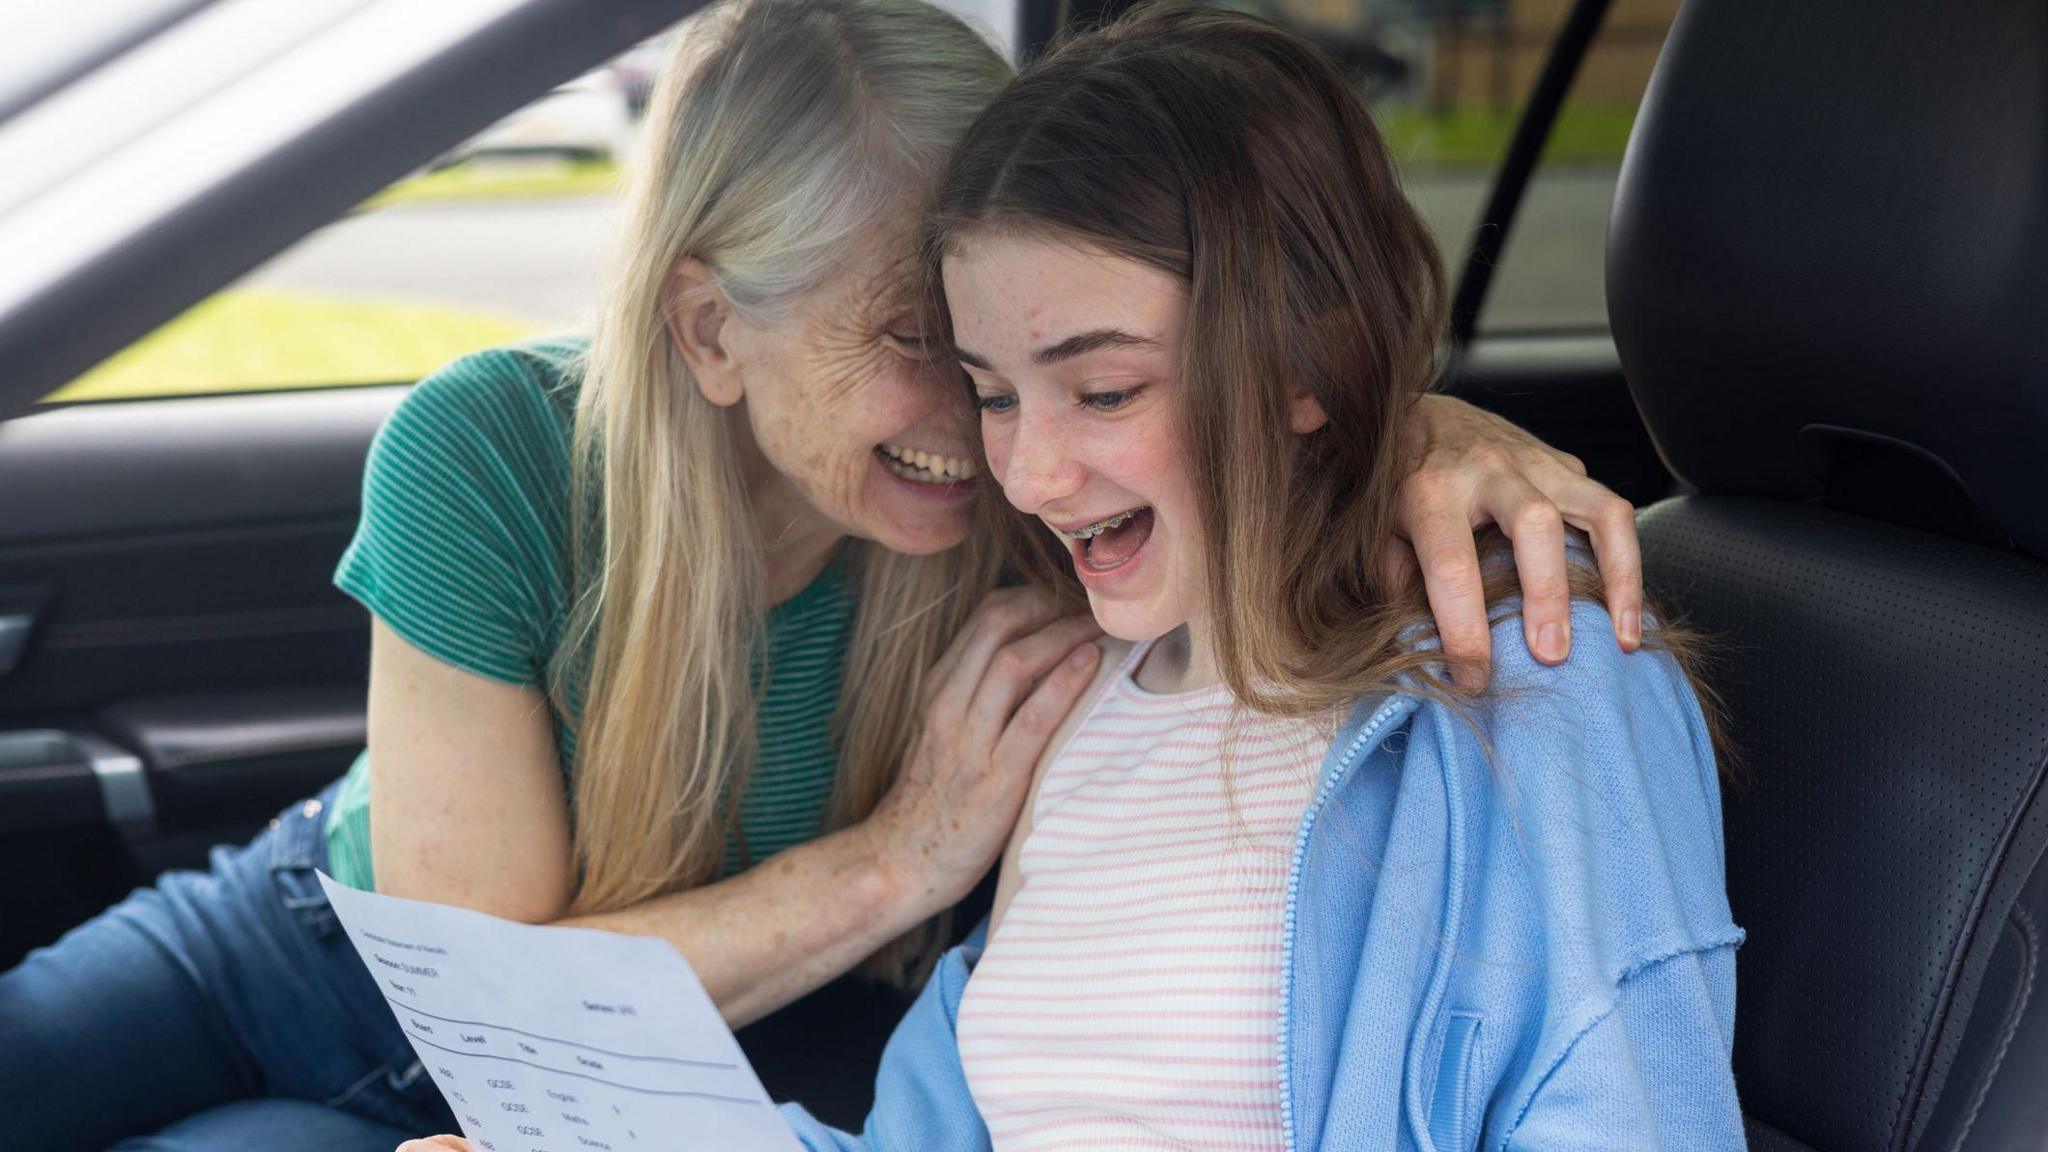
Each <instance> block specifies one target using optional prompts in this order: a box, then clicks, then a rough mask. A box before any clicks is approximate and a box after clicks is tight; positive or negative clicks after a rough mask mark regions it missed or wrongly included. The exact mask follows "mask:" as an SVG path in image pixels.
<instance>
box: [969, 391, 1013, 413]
mask: <svg viewBox="0 0 2048 1152" xmlns="http://www.w3.org/2000/svg"><path fill="white" fill-rule="evenodd" d="M974 406H975V407H976V408H979V409H981V410H982V411H983V412H986V413H988V414H989V415H991V416H1000V415H1002V414H1003V413H1005V412H1008V411H1009V410H1010V409H1012V408H1015V407H1016V406H1017V398H1016V397H1015V396H1012V395H1010V394H1009V393H1007V392H992V393H990V394H988V395H986V396H984V395H982V394H980V393H978V392H977V393H975V396H974Z"/></svg>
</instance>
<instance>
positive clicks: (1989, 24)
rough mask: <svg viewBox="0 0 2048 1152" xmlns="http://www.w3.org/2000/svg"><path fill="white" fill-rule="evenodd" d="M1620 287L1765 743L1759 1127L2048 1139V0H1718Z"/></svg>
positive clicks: (1761, 754)
mask: <svg viewBox="0 0 2048 1152" xmlns="http://www.w3.org/2000/svg"><path fill="white" fill-rule="evenodd" d="M1608 299H1609V310H1610V313H1611V318H1612V321H1613V328H1614V335H1615V341H1616V344H1617V346H1618V348H1619V350H1620V353H1621V360H1622V365H1623V368H1624V370H1625V372H1626V373H1627V375H1628V378H1629V383H1630V387H1631V389H1632V390H1633V391H1634V393H1635V396H1636V400H1637V404H1638V406H1639V407H1640V408H1641V410H1642V412H1643V414H1644V417H1645V419H1646V421H1647V422H1648V424H1649V427H1650V430H1651V433H1652V435H1653V436H1654V437H1655V439H1656V441H1657V444H1658V447H1659V450H1660V451H1661V452H1662V453H1663V454H1664V456H1665V459H1666V461H1667V463H1669V464H1670V465H1671V467H1672V470H1673V471H1674V473H1675V474H1676V475H1678V476H1679V477H1680V478H1681V479H1682V480H1684V481H1686V482H1687V483H1688V484H1689V485H1690V486H1691V487H1692V488H1694V489H1696V490H1697V494H1693V495H1687V496H1683V497H1680V498H1677V499H1673V500H1669V501H1666V502H1664V503H1661V504H1658V505H1656V506H1655V507H1652V508H1650V509H1647V510H1645V511H1644V513H1643V514H1642V516H1641V518H1640V527H1641V530H1642V535H1643V543H1644V548H1645V552H1646V561H1647V572H1648V576H1649V580H1650V584H1651V588H1652V592H1653V594H1654V595H1656V596H1657V597H1658V598H1659V600H1660V602H1661V603H1663V604H1664V605H1666V606H1667V607H1669V608H1673V609H1676V610H1677V612H1678V613H1679V614H1680V615H1682V616H1683V617H1684V618H1686V619H1687V620H1688V621H1689V622H1690V623H1692V624H1693V625H1695V626H1696V627H1698V628H1699V629H1701V630H1703V631H1705V632H1707V633H1709V634H1710V635H1711V636H1713V637H1715V638H1717V639H1718V641H1719V647H1720V651H1719V654H1718V658H1717V660H1716V662H1715V664H1716V667H1715V669H1714V673H1713V677H1712V679H1713V681H1714V683H1715V684H1716V686H1717V687H1718V688H1719V689H1720V690H1721V692H1722V693H1723V695H1724V696H1725V697H1726V702H1727V705H1728V710H1729V714H1730V719H1731V722H1732V731H1733V734H1734V743H1735V744H1736V746H1737V747H1738V748H1739V749H1740V751H1741V753H1742V756H1743V758H1744V761H1745V763H1744V764H1743V766H1742V771H1743V773H1744V775H1745V780H1744V781H1743V782H1741V783H1737V784H1734V785H1732V786H1731V787H1730V788H1729V790H1728V795H1727V804H1726V810H1727V833H1728V869H1729V894H1730V899H1731V902H1732V903H1733V906H1734V911H1735V916H1736V919H1737V921H1738V922H1739V923H1741V924H1742V925H1743V926H1744V927H1746V928H1747V929H1748V930H1749V933H1750V936H1749V941H1748V943H1747V944H1746V945H1745V946H1744V948H1743V949H1742V952H1741V954H1740V961H1739V983H1738V991H1737V1000H1738V1009H1737V1018H1736V1051H1735V1068H1736V1074H1737V1083H1738V1086H1739V1088H1740V1090H1741V1093H1742V1097H1743V1102H1744V1107H1745V1110H1746V1111H1747V1112H1748V1114H1749V1116H1750V1138H1751V1142H1752V1147H1753V1148H1756V1149H1759V1150H1763V1152H1770V1150H1777V1149H1812V1150H1817V1152H1880V1150H1887V1152H1889V1150H1915V1152H1917V1150H1922V1149H1927V1150H1932V1149H1963V1150H1965V1152H1986V1150H1997V1152H2007V1150H2018V1149H2030V1150H2039V1149H2043V1148H2048V997H2044V996H2043V995H2042V994H2041V993H2042V990H2041V989H2040V988H2039V987H2038V984H2039V980H2040V975H2041V973H2040V969H2041V966H2042V959H2043V957H2042V954H2041V944H2042V940H2041V931H2042V930H2043V929H2044V928H2048V869H2044V868H2043V867H2042V863H2041V862H2042V855H2043V847H2044V844H2048V804H2044V802H2043V799H2042V797H2041V790H2042V788H2041V786H2042V782H2043V777H2044V773H2048V562H2044V559H2048V5H2044V4H2041V3H2039V2H2037V0H1948V2H1946V3H1942V4H1930V3H1903V2H1898V0H1878V2H1872V0H1802V2H1800V3H1796V4H1783V3H1778V2H1775V0H1688V3H1687V4H1686V6H1685V7H1684V9H1683V10H1682V11H1681V13H1680V15H1679V19H1678V21H1677V23H1676V24H1675V25H1674V27H1673V29H1672V32H1671V36H1670V39H1669V40H1668V41H1667V43H1666V46H1665V49H1664V54H1663V56H1662V58H1661V59H1660V62H1659V64H1658V67H1657V71H1656V75H1655V78H1654V79H1653V81H1652V84H1651V89H1650V93H1649V96H1648V97H1647V98H1646V100H1645V102H1644V104H1643V108H1642V112H1641V116H1640V119H1639V121H1638V125H1637V128H1636V133H1635V136H1634V138H1633V139H1632V140H1631V143H1630V150H1629V154H1628V158H1627V160H1626V162H1625V163H1624V166H1623V172H1622V180H1621V186H1620V188H1619V190H1618V193H1617V197H1616V202H1615V213H1614V217H1613V221H1612V225H1611V232H1610V245H1609V255H1608Z"/></svg>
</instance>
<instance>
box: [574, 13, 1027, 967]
mask: <svg viewBox="0 0 2048 1152" xmlns="http://www.w3.org/2000/svg"><path fill="white" fill-rule="evenodd" d="M681 39H682V43H681V44H680V45H679V49H678V54H677V58H676V59H675V61H674V62H673V63H672V65H671V67H670V68H669V70H668V72H667V73H666V75H665V76H664V78H663V80H662V81H661V83H660V84H659V85H658V86H657V89H656V92H655V96H654V98H653V101H652V104H651V106H650V110H649V116H648V122H647V126H646V137H645V141H644V146H643V156H642V158H641V165H640V167H639V169H638V171H637V172H636V173H635V174H634V176H633V177H632V180H631V184H630V191H629V197H628V199H629V205H628V217H627V224H626V227H625V229H624V232H623V237H622V238H623V244H622V245H621V246H620V248H619V250H618V252H617V254H616V257H615V259H614V261H613V264H612V267H611V270H610V276H609V286H608V291H607V294H606V296H605V297H604V299H603V301H602V311H601V315H600V319H599V322H598V326H597V330H596V333H595V336H594V339H593V341H592V345H591V349H590V354H589V357H588V363H587V364H586V366H585V375H584V383H583V390H582V394H581V397H580V400H579V401H578V407H577V412H576V430H575V452H576V471H575V488H576V495H575V500H576V503H575V508H576V509H577V510H578V512H579V516H578V520H577V529H576V533H575V537H576V541H575V544H574V545H573V549H574V569H575V573H574V584H573V586H574V588H575V589H576V594H575V600H574V603H575V609H574V612H573V614H572V617H571V620H570V626H569V628H568V630H567V633H566V637H565V640H564V642H563V645H562V647H561V651H560V653H559V654H558V660H557V663H556V673H555V675H554V676H553V678H552V679H553V685H554V687H553V691H554V693H555V695H556V699H557V704H558V706H561V707H564V708H567V709H573V696H574V695H577V694H579V693H576V692H575V691H574V689H575V686H576V681H577V679H578V671H579V669H580V666H581V663H582V660H583V658H584V656H585V654H586V653H587V656H588V661H589V663H588V667H589V682H588V692H587V704H586V705H585V706H584V707H583V709H582V718H581V722H580V727H579V728H578V732H577V749H578V754H577V767H576V774H575V787H574V792H575V795H574V802H575V812H576V831H575V847H576V855H577V863H578V866H579V881H578V888H577V894H576V899H575V905H576V908H577V910H578V911H583V912H592V911H601V910H607V909H615V908H619V907H623V906H626V905H630V904H634V903H637V902H639V901H641V900H644V899H647V898H649V897H651V896H655V895H658V894H661V893H664V892H670V891H675V890H678V889H683V888H688V887H693V886H696V885H700V884H703V883H705V882H706V881H709V880H712V879H715V878H716V877H717V875H718V872H719V869H720V867H721V864H722V862H723V860H724V857H725V850H726V843H727V838H728V836H729V835H731V833H732V830H733V828H734V826H735V824H736V820H737V818H736V806H737V804H738V800H739V797H740V796H741V795H742V794H743V793H744V791H745V788H746V781H747V777H748V774H749V771H750V769H751V766H752V763H753V760H754V755H755V745H756V733H755V731H754V725H753V717H754V711H755V692H754V685H753V684H752V679H751V675H750V659H751V658H752V654H753V648H754V643H755V636H756V633H757V632H758V630H759V628H760V625H761V621H762V620H763V618H764V614H765V611H766V608H767V606H766V604H765V603H764V602H763V596H762V589H763V588H765V587H766V585H767V581H766V579H765V576H764V570H763V563H762V559H761V556H760V550H759V547H760V546H759V543H758V540H759V531H758V529H757V528H756V526H755V525H754V524H753V523H752V518H751V514H750V512H749V508H748V504H747V501H746V500H745V499H744V497H743V495H742V494H743V493H744V492H745V485H744V484H743V482H742V480H741V477H740V471H739V465H738V459H737V454H736V451H735V446H734V440H733V436H732V431H731V425H730V420H731V419H732V418H734V417H733V414H732V413H730V412H727V411H725V410H722V409H719V408H717V407H716V406H714V405H712V404H711V403H710V402H709V401H707V400H706V399H705V398H704V397H703V396H702V395H701V394H700V393H699V391H698V389H697V387H696V385H695V383H694V381H693V380H692V379H691V375H690V372H689V370H688V368H687V367H686V366H685V365H684V363H683V361H682V359H681V357H680V356H678V355H677V353H676V351H675V349H674V347H673V346H672V344H671V341H670V339H669V335H668V331H667V329H666V326H665V322H664V317H663V294H664V291H665V288H666V285H667V283H668V281H669V277H670V273H671V270H672V269H673V268H674V267H675V266H676V264H677V263H678V262H679V261H681V260H683V259H685V258H694V259H697V260H700V261H703V262H704V263H705V264H706V265H708V266H709V267H710V268H711V269H712V270H713V272H714V274H715V276H716V279H717V284H718V287H719V288H720V289H721V290H722V291H723V292H724V293H725V295H726V297H727V298H728V299H729V301H730V302H731V305H732V307H733V308H734V309H735V310H736V311H738V312H740V313H742V314H743V315H748V316H751V317H757V318H774V317H777V316H780V315H784V314H786V312H787V310H788V309H789V308H790V307H791V306H792V305H793V304H794V303H795V302H797V301H798V300H800V299H801V298H802V297H804V295H805V294H806V293H809V292H811V291H813V290H815V289H817V288H818V287H819V286H820V285H821V284H824V283H825V282H826V281H828V280H830V279H831V278H832V277H833V276H834V275H835V273H837V272H839V271H840V269H841V262H842V260H843V259H844V258H845V257H846V255H847V254H848V253H849V252H850V251H852V250H853V247H854V245H856V244H858V243H861V242H863V240H865V239H866V238H868V237H870V236H871V235H872V233H873V231H874V229H875V228H876V227H877V225H878V224H879V223H880V221H882V220H883V219H884V218H885V217H886V216H887V215H888V214H889V213H892V212H900V211H901V209H902V205H903V204H904V203H905V196H906V193H909V194H911V195H915V194H917V193H920V192H922V191H923V190H924V189H926V188H927V187H928V186H929V184H930V182H931V180H932V179H933V177H934V175H935V173H936V171H937V169H938V168H939V166H940V165H941V164H942V163H943V162H944V159H945V157H946V155H947V154H948V153H949V152H950V151H951V149H952V147H953V145H954V143H955V142H956V141H957V140H958V139H959V138H960V136H961V135H962V134H963V133H964V132H965V131H966V128H967V126H968V124H969V123H970V122H971V121H972V119H973V118H974V116H975V114H976V113H978V112H979V111H980V110H981V109H982V108H983V107H984V106H986V105H987V104H988V103H989V101H990V100H991V99H993V98H994V96H995V95H996V93H997V92H999V91H1000V90H1001V88H1002V87H1003V85H1004V84H1005V83H1006V82H1007V81H1008V80H1009V78H1010V68H1009V65H1008V64H1007V63H1005V62H1004V60H1003V59H1002V58H1001V57H1000V56H999V55H997V53H996V52H995V50H994V49H993V48H991V47H990V46H989V45H988V43H987V42H985V41H984V40H983V39H982V38H981V37H980V36H979V35H977V34H976V33H975V32H974V31H973V30H971V29H970V28H968V27H967V26H966V25H965V24H963V23H961V22H960V21H959V20H958V19H956V18H955V17H953V16H950V15H947V14H946V13H944V12H942V11H940V10H939V9H936V8H933V7H931V6H930V5H927V4H924V3H920V2H919V0H746V2H741V3H728V4H723V5H720V6H719V7H717V8H714V9H712V10H710V11H707V12H706V13H704V14H703V15H701V16H700V17H698V18H697V19H696V20H694V21H693V22H692V23H691V24H690V25H688V26H686V28H685V30H684V32H683V34H682V37H681ZM854 548H855V551H856V556H855V558H854V563H855V565H856V567H857V569H858V571H859V574H860V575H859V581H860V585H861V590H860V606H859V609H858V616H857V619H856V622H855V625H854V629H853V636H852V640H851V642H850V651H849V654H848V658H847V665H846V669H845V676H846V681H845V682H846V683H847V684H848V685H856V684H857V685H859V688H860V690H859V692H858V693H857V694H853V693H848V694H845V696H846V697H850V698H842V702H841V705H840V712H839V719H838V724H839V729H838V731H839V736H840V748H841V758H840V768H839V775H838V779H837V784H836V788H835V792H834V796H833V802H832V809H831V816H830V820H831V822H832V824H833V825H834V826H843V825H845V824H847V823H851V822H853V821H856V820H859V819H860V818H862V817H864V816H865V815H866V814H867V813H868V812H869V811H871V810H872V809H873V807H874V806H875V804H876V802H877V801H879V800H880V798H881V797H882V795H883V793H884V792H885V791H886V790H887V788H888V786H889V784H890V782H891V781H892V780H893V779H894V775H895V772H896V769H897V766H898V765H899V764H900V763H901V761H902V759H903V757H904V755H905V754H906V753H907V752H908V750H909V748H910V745H911V742H912V740H913V738H914V737H915V734H916V725H917V723H918V720H919V718H920V715H921V712H922V708H921V701H922V697H923V693H924V679H925V676H926V673H927V671H928V670H929V669H930V668H931V666H932V665H933V663H934V662H935V661H936V660H937V658H938V656H939V654H940V652H941V651H942V650H943V649H944V646H945V645H946V643H947V642H948V640H949V639H950V637H951V636H952V634H953V633H954V632H955V631H956V630H957V629H958V628H959V626H960V625H961V623H962V622H963V620H964V619H965V616H966V614H967V611H968V610H969V609H970V608H971V607H972V606H973V604H974V603H975V602H976V601H977V600H978V599H979V593H980V591H981V590H983V589H985V588H987V587H989V586H990V585H991V584H992V583H993V578H994V565H993V561H992V559H990V558H989V556H988V555H987V554H986V553H987V550H985V549H982V548H978V547H976V546H975V545H974V544H973V543H972V542H970V544H969V545H968V546H967V547H964V548H958V549H954V550H953V551H952V552H949V553H946V554H943V555H940V556H934V557H924V558H918V557H908V556H899V555H894V554H891V553H888V552H887V551H885V550H884V549H882V548H880V547H879V546H877V545H873V544H868V543H865V542H861V543H857V544H855V545H854ZM928 944H929V930H927V931H926V932H924V933H914V934H913V935H912V936H911V937H906V938H905V940H903V941H900V942H899V943H898V945H897V946H896V947H895V948H893V949H891V950H889V951H888V952H887V953H885V956H884V957H883V958H882V961H883V967H884V968H888V967H890V966H891V965H890V964H889V963H888V961H889V960H890V959H891V958H893V960H894V962H895V963H894V965H893V967H894V968H895V969H896V970H897V971H898V972H899V973H900V972H901V971H902V970H903V969H904V968H906V967H908V966H910V965H911V964H913V963H914V961H915V960H916V959H917V958H919V957H920V956H921V955H922V954H923V953H924V952H925V951H926V950H927V948H928Z"/></svg>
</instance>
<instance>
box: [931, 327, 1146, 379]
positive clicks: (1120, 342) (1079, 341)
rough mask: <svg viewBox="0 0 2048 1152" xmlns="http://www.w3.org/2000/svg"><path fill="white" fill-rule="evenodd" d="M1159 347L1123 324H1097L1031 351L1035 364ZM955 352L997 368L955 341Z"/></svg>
mask: <svg viewBox="0 0 2048 1152" xmlns="http://www.w3.org/2000/svg"><path fill="white" fill-rule="evenodd" d="M1157 347H1159V341H1157V340H1154V339H1152V338H1151V337H1149V336H1139V335H1137V334H1136V333H1132V332H1125V331H1124V330H1122V329H1120V328H1096V329H1094V330H1092V331H1088V332H1082V333H1079V334H1078V335H1074V336H1069V337H1067V338H1066V339H1065V340H1062V341H1060V342H1059V343H1057V344H1050V345H1047V346H1046V347H1044V348H1040V349H1039V350H1038V351H1036V352H1033V353H1032V354H1031V360H1032V363H1034V364H1057V363H1059V362H1060V361H1062V360H1072V359H1073V358H1074V357H1076V356H1086V355H1087V354H1088V353H1090V352H1097V351H1100V350H1102V349H1104V348H1157ZM953 355H954V357H955V358H956V359H958V360H959V361H960V362H961V363H962V364H965V365H967V366H968V367H969V368H979V369H981V370H982V371H983V372H990V371H994V369H992V368H990V367H989V365H988V361H987V360H984V359H982V358H981V357H980V356H977V355H975V354H974V353H972V352H969V351H968V350H967V349H965V348H961V347H959V346H957V345H955V346H954V348H953Z"/></svg>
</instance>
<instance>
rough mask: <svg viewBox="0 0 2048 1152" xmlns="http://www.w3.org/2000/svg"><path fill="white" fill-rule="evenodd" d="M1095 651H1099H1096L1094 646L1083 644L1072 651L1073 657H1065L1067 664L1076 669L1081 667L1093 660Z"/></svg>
mask: <svg viewBox="0 0 2048 1152" xmlns="http://www.w3.org/2000/svg"><path fill="white" fill-rule="evenodd" d="M1097 651H1099V649H1097V648H1096V647H1095V645H1093V644H1083V645H1081V646H1080V647H1079V648H1076V649H1074V654H1073V655H1071V656H1069V657H1067V663H1069V664H1072V665H1073V666H1074V667H1076V668H1080V667H1083V666H1084V665H1086V664H1087V663H1088V662H1089V661H1090V660H1093V659H1094V658H1095V653H1096V652H1097Z"/></svg>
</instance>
